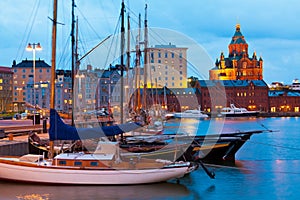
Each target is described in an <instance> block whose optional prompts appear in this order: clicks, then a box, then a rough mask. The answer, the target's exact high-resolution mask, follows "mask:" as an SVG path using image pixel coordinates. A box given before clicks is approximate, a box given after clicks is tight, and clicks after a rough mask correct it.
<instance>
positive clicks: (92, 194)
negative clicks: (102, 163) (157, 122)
mask: <svg viewBox="0 0 300 200" xmlns="http://www.w3.org/2000/svg"><path fill="white" fill-rule="evenodd" d="M212 121H213V124H211V122H212ZM212 121H209V120H200V121H199V124H198V127H199V128H197V125H195V124H194V123H195V121H193V120H190V121H186V122H185V124H184V127H185V128H184V130H190V129H193V128H194V129H195V130H197V131H198V132H201V131H208V132H209V129H207V130H205V129H206V128H207V127H208V126H211V130H215V129H216V128H218V127H217V126H218V124H220V125H219V127H222V128H221V129H222V131H223V132H232V131H248V130H267V129H269V130H272V132H264V133H260V134H255V135H252V137H251V138H250V140H248V141H247V142H246V143H245V144H244V146H242V148H241V149H240V150H239V151H238V152H237V154H236V159H237V160H236V164H235V165H234V166H219V165H207V167H208V168H209V169H210V170H213V171H214V172H215V174H216V177H215V179H210V178H209V177H208V176H207V174H206V173H205V172H204V170H203V169H202V168H199V169H198V170H196V171H194V172H193V173H191V174H189V175H187V176H185V177H184V178H182V179H180V181H179V183H178V182H177V181H176V180H172V181H169V182H167V183H158V184H147V185H134V186H55V185H39V184H21V183H12V182H6V181H0V199H1V200H11V199H28V200H29V199H30V200H31V199H68V200H73V199H74V200H75V199H78V200H81V199H101V200H104V199H107V200H110V199H113V200H115V199H123V200H130V199H145V200H148V199H177V200H181V199H182V200H183V199H184V200H187V199H201V200H216V199H222V200H223V199H245V200H247V199H251V200H252V199H268V200H271V199H289V200H292V199H299V197H300V187H299V184H300V135H299V134H300V132H299V129H300V118H298V117H280V118H238V119H233V118H229V119H226V121H225V122H224V123H223V122H221V121H218V120H217V119H212ZM168 123H169V124H168ZM168 123H167V126H168V127H169V128H170V130H171V129H172V127H176V126H175V125H176V123H179V122H178V121H176V120H172V121H170V122H168ZM197 123H198V122H197ZM197 123H196V124H197ZM180 131H183V130H180Z"/></svg>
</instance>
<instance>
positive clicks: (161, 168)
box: [0, 109, 195, 185]
mask: <svg viewBox="0 0 300 200" xmlns="http://www.w3.org/2000/svg"><path fill="white" fill-rule="evenodd" d="M62 123H63V122H62V121H61V119H60V118H58V114H57V112H56V111H55V110H53V109H51V110H50V131H49V136H50V139H66V137H67V138H70V139H76V137H79V132H80V131H83V132H84V131H89V133H90V135H89V136H86V137H90V136H93V135H94V134H95V133H93V130H86V128H83V130H80V129H79V130H78V132H77V131H76V128H74V127H72V126H68V125H66V124H62ZM57 130H59V131H57ZM119 130H121V129H118V128H117V127H110V128H109V129H108V127H107V129H105V131H104V132H102V133H100V134H103V133H108V132H110V134H120V133H119ZM106 131H108V132H106ZM105 145H106V146H105V147H103V148H100V150H99V149H97V151H95V153H93V154H91V153H89V154H85V153H83V152H80V153H62V154H58V155H57V156H55V157H54V158H53V159H45V158H44V157H43V156H42V155H33V154H28V155H24V156H21V157H8V156H6V157H0V179H8V180H13V181H21V182H36V183H45V184H104V185H115V184H118V185H119V184H144V183H154V182H162V181H167V180H169V179H175V178H180V177H182V176H184V175H185V174H187V173H189V172H191V171H192V170H194V169H195V166H194V165H192V164H191V163H190V162H171V161H167V160H159V159H155V160H154V159H145V158H136V159H134V158H130V159H128V158H122V157H121V156H120V154H119V153H118V151H119V150H118V146H117V143H116V142H109V143H107V142H106V143H105ZM107 145H109V146H107ZM75 174H76V176H75Z"/></svg>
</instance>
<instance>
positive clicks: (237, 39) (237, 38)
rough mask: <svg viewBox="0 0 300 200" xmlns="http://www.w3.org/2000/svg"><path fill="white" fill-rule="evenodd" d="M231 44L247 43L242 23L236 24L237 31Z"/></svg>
mask: <svg viewBox="0 0 300 200" xmlns="http://www.w3.org/2000/svg"><path fill="white" fill-rule="evenodd" d="M230 44H246V40H245V39H244V36H243V34H242V33H241V29H240V25H239V24H237V25H236V26H235V33H234V35H233V37H232V40H231V42H230Z"/></svg>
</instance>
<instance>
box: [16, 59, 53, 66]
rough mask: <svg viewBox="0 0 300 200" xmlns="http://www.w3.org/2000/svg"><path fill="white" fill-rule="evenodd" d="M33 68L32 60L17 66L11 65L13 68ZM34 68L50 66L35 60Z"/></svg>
mask: <svg viewBox="0 0 300 200" xmlns="http://www.w3.org/2000/svg"><path fill="white" fill-rule="evenodd" d="M32 66H33V60H27V59H26V60H22V62H20V63H18V64H15V63H14V64H13V65H12V67H13V68H32ZM35 67H36V68H51V66H50V65H48V64H47V63H46V62H45V61H44V60H40V59H38V60H35Z"/></svg>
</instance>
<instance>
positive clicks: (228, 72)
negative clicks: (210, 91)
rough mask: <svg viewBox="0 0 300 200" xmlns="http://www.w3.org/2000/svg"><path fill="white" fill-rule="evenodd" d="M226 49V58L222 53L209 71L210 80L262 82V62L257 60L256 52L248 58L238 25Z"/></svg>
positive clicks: (244, 41)
mask: <svg viewBox="0 0 300 200" xmlns="http://www.w3.org/2000/svg"><path fill="white" fill-rule="evenodd" d="M228 49H229V55H228V57H225V55H224V53H223V52H222V53H221V55H220V58H219V59H217V60H216V63H215V67H214V68H212V69H211V70H209V79H210V80H263V60H262V58H261V57H260V58H259V59H258V58H257V55H256V52H253V54H252V56H251V57H250V56H249V53H248V44H247V42H246V40H245V37H244V36H243V34H242V33H241V30H240V25H239V24H237V25H236V30H235V33H234V35H233V37H232V40H231V42H230V44H229V45H228Z"/></svg>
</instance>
